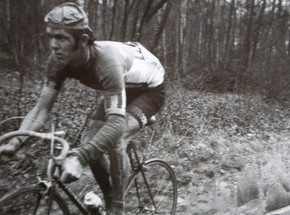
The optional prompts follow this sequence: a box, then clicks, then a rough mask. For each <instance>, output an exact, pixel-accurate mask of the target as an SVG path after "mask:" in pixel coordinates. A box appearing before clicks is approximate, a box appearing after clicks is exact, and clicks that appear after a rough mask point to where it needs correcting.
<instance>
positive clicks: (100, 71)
mask: <svg viewBox="0 0 290 215" xmlns="http://www.w3.org/2000/svg"><path fill="white" fill-rule="evenodd" d="M47 73H48V74H47V86H50V87H53V88H55V89H59V88H60V87H61V86H62V83H63V82H64V80H65V79H66V78H74V79H77V80H79V81H80V82H81V83H83V84H85V85H86V86H88V87H90V88H93V89H97V90H101V91H102V92H103V94H104V96H105V110H106V115H108V114H121V115H124V114H125V106H126V98H125V89H126V88H140V87H142V88H143V89H144V88H154V87H157V86H159V85H161V84H162V83H163V80H164V69H163V67H162V65H161V63H160V62H159V60H158V59H157V58H156V57H155V56H154V55H153V54H151V53H150V52H149V51H148V50H147V49H146V48H144V47H143V46H142V45H141V44H140V43H135V42H134V43H133V42H127V43H121V42H112V41H97V42H95V43H94V45H93V46H91V48H90V58H89V60H88V62H87V63H86V64H85V65H81V66H80V67H79V68H71V67H70V65H58V64H57V63H56V62H55V61H54V59H53V56H50V58H49V61H48V67H47Z"/></svg>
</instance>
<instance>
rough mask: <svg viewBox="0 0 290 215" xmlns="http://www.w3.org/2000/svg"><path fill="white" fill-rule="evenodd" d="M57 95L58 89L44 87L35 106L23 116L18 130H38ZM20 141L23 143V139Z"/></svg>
mask: <svg viewBox="0 0 290 215" xmlns="http://www.w3.org/2000/svg"><path fill="white" fill-rule="evenodd" d="M58 93H59V90H58V89H54V88H52V87H49V86H44V87H43V89H42V91H41V94H40V97H39V100H38V102H37V104H36V105H35V106H34V107H33V108H32V109H31V110H30V111H29V113H28V114H27V115H26V116H25V118H24V120H23V121H22V123H21V125H20V128H19V130H32V131H37V130H39V129H40V128H41V126H42V125H43V124H44V123H45V122H46V120H47V119H48V117H49V114H50V112H51V109H52V107H53V104H54V102H55V100H56V97H57V95H58ZM22 141H24V138H22Z"/></svg>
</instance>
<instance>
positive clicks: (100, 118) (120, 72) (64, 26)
mask: <svg viewBox="0 0 290 215" xmlns="http://www.w3.org/2000/svg"><path fill="white" fill-rule="evenodd" d="M44 20H45V23H46V24H47V27H46V32H47V34H48V35H49V37H50V47H51V54H50V57H49V59H48V63H47V68H46V70H47V77H46V83H45V86H44V87H43V89H42V92H41V94H40V98H39V100H38V102H37V104H36V105H35V107H34V108H33V109H32V110H31V111H30V112H29V113H28V114H27V115H26V117H25V118H24V120H23V121H22V123H21V126H20V128H19V130H34V131H36V130H39V129H40V128H41V125H42V124H43V123H44V122H45V121H46V120H47V119H48V117H49V113H50V112H51V109H52V107H53V104H54V102H55V101H56V97H57V95H58V93H59V91H60V89H61V87H62V85H63V83H64V81H65V79H66V78H73V79H77V80H79V81H80V82H81V83H82V84H84V85H86V86H88V87H90V88H93V89H95V90H100V92H101V99H99V102H98V104H97V109H96V110H95V114H93V116H92V117H91V121H90V123H89V129H88V130H87V131H86V132H85V136H84V137H83V138H82V141H81V142H82V143H81V145H80V147H78V148H75V149H73V151H72V153H70V155H69V156H68V157H67V158H66V160H65V162H64V171H63V173H62V175H61V180H63V181H64V182H71V181H73V180H76V179H78V178H80V176H81V174H82V168H83V166H85V165H87V164H88V165H90V168H91V170H92V172H93V174H94V176H95V179H96V181H97V182H98V183H99V185H100V187H101V189H102V191H103V194H104V199H105V203H106V207H107V208H109V209H110V211H111V212H112V214H124V188H125V187H124V186H125V185H126V184H125V183H126V182H125V180H126V175H125V171H124V170H125V169H126V168H127V162H126V157H125V148H126V145H127V143H128V140H129V139H130V138H131V137H132V136H133V135H134V134H136V133H137V132H138V131H139V130H140V129H141V128H142V127H143V126H145V125H146V124H147V121H148V120H149V119H150V118H151V117H152V116H153V115H154V114H156V113H157V112H158V111H159V110H160V108H161V106H162V105H163V103H164V97H165V92H164V84H163V81H164V69H163V67H162V65H161V64H160V62H159V60H158V59H157V58H156V57H155V56H154V55H153V54H151V53H150V52H149V51H148V50H147V49H145V48H144V47H143V46H142V45H141V44H140V43H135V42H127V43H121V42H112V41H94V38H93V33H92V30H91V29H90V28H89V26H88V18H87V15H86V14H85V12H84V11H83V10H82V9H81V8H80V7H79V6H78V5H76V4H74V3H64V4H62V5H59V6H57V7H55V8H54V9H53V10H52V11H50V12H49V13H48V14H47V15H46V16H45V19H44ZM24 141H25V138H24V137H23V138H14V139H12V140H11V141H10V142H9V143H8V144H7V145H4V146H1V147H0V155H13V154H15V152H16V151H17V150H18V149H19V148H20V147H21V145H22V143H23V142H24ZM105 152H109V158H110V167H109V164H108V162H107V160H106V159H105V157H104V153H105ZM109 173H110V174H109ZM110 177H111V179H112V182H110Z"/></svg>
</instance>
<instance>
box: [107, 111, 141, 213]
mask: <svg viewBox="0 0 290 215" xmlns="http://www.w3.org/2000/svg"><path fill="white" fill-rule="evenodd" d="M126 121H127V123H126V128H125V129H124V133H123V136H122V138H120V140H119V141H118V142H117V143H116V145H115V146H114V147H112V148H111V149H110V151H109V157H110V163H111V166H110V167H111V168H110V170H111V178H112V185H113V201H112V211H113V212H114V213H116V214H118V215H119V214H120V215H122V214H123V209H124V192H125V189H126V185H127V179H128V175H129V168H128V167H129V160H128V157H127V153H126V146H127V143H128V140H129V138H130V137H132V136H133V135H134V134H136V133H137V132H138V131H139V130H140V128H141V127H140V125H139V122H138V121H137V120H136V119H135V118H134V117H133V116H131V115H130V114H127V116H126Z"/></svg>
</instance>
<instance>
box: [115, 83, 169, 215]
mask: <svg viewBox="0 0 290 215" xmlns="http://www.w3.org/2000/svg"><path fill="white" fill-rule="evenodd" d="M164 97H165V95H164V88H163V86H161V87H157V88H155V89H151V90H148V91H145V92H143V94H138V95H137V96H136V97H134V98H130V100H129V101H130V102H129V104H128V107H127V115H126V120H127V123H126V128H125V129H124V133H123V135H122V137H121V138H120V140H119V141H118V142H117V144H116V146H115V147H114V148H113V149H112V150H111V151H110V153H109V155H110V161H111V177H112V182H113V183H112V184H113V192H114V197H113V202H112V204H113V208H117V209H118V208H119V209H120V210H122V209H123V207H124V194H125V193H124V192H125V188H126V187H125V186H126V185H127V183H126V182H127V180H126V179H127V175H126V173H127V171H126V170H128V169H129V168H128V167H129V166H128V158H127V154H126V148H127V145H128V142H129V141H130V139H131V138H132V137H133V136H134V135H135V134H136V133H137V132H138V131H139V130H140V129H141V128H142V127H143V126H145V125H146V124H147V121H148V120H149V119H150V118H151V117H152V116H153V115H154V114H156V113H157V112H158V111H159V110H160V108H161V106H162V105H163V102H164ZM120 214H122V213H120Z"/></svg>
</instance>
